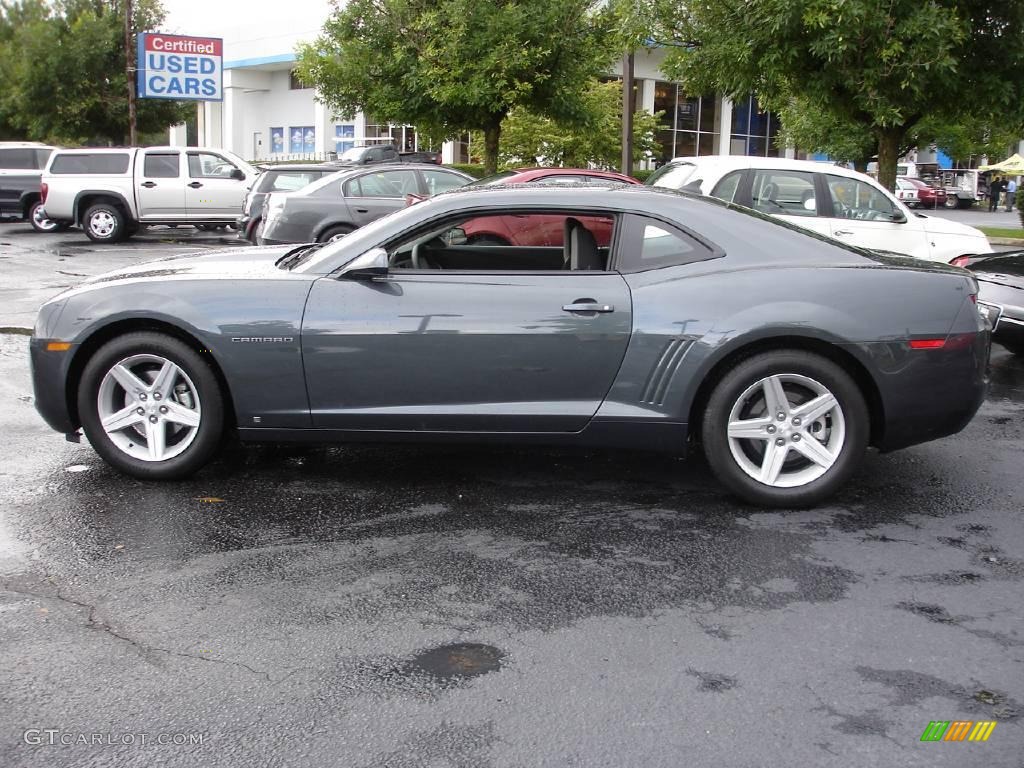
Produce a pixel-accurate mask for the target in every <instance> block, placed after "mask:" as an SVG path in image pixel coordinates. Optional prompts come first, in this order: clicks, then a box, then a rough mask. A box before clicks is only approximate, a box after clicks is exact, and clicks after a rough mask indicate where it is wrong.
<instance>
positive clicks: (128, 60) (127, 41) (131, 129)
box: [124, 0, 139, 147]
mask: <svg viewBox="0 0 1024 768" xmlns="http://www.w3.org/2000/svg"><path fill="white" fill-rule="evenodd" d="M133 37H134V35H132V0H124V74H125V79H126V80H127V81H128V144H129V146H132V147H134V146H135V145H136V144H138V143H139V131H138V128H137V127H136V119H135V69H136V61H135V41H134V40H133V39H132V38H133Z"/></svg>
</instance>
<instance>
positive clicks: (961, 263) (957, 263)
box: [949, 256, 971, 267]
mask: <svg viewBox="0 0 1024 768" xmlns="http://www.w3.org/2000/svg"><path fill="white" fill-rule="evenodd" d="M949 263H950V264H952V265H953V266H954V267H966V266H967V265H968V264H970V263H971V257H970V256H957V257H956V258H955V259H953V260H952V261H950V262H949Z"/></svg>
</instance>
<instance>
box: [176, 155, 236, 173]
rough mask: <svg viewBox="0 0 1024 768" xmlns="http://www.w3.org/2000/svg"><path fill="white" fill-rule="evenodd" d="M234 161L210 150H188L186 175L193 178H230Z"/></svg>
mask: <svg viewBox="0 0 1024 768" xmlns="http://www.w3.org/2000/svg"><path fill="white" fill-rule="evenodd" d="M233 170H235V165H234V163H231V162H229V161H228V160H225V159H224V158H223V157H221V156H220V155H215V154H213V153H212V152H189V153H188V175H189V176H190V177H192V178H193V179H230V178H231V172H232V171H233Z"/></svg>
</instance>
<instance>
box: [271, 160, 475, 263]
mask: <svg viewBox="0 0 1024 768" xmlns="http://www.w3.org/2000/svg"><path fill="white" fill-rule="evenodd" d="M471 181H473V177H472V176H470V175H469V174H466V173H462V172H461V171H455V170H452V169H451V168H440V167H438V166H436V165H429V164H426V163H416V164H409V163H401V164H398V163H395V164H390V165H374V166H370V167H361V168H353V169H351V170H343V171H339V172H338V173H334V174H332V175H330V176H325V177H323V178H322V179H320V180H319V181H314V182H313V183H312V184H308V185H307V186H305V187H303V188H302V189H300V190H298V191H295V192H288V193H283V194H282V193H277V192H274V193H272V194H271V195H269V196H268V197H267V200H266V203H265V205H264V211H263V223H262V225H261V226H260V227H259V228H258V229H257V232H256V240H257V242H258V243H259V244H260V245H277V244H282V243H311V242H321V243H326V242H329V241H331V240H337V239H338V238H340V237H344V236H345V235H347V234H348V233H349V232H352V231H353V230H356V229H358V228H359V227H361V226H363V225H364V224H369V223H370V222H371V221H374V220H376V219H379V218H380V217H381V216H386V215H387V214H389V213H391V212H393V211H397V210H399V209H400V208H404V207H405V205H406V195H418V196H421V197H423V196H430V195H435V194H437V193H438V192H444V191H445V190H448V189H454V188H455V187H461V186H464V185H466V184H468V183H469V182H471Z"/></svg>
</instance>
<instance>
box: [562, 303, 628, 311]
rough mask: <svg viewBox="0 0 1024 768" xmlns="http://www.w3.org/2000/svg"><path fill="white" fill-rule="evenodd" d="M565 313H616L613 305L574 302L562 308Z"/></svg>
mask: <svg viewBox="0 0 1024 768" xmlns="http://www.w3.org/2000/svg"><path fill="white" fill-rule="evenodd" d="M562 311H563V312H614V311H615V307H614V306H612V305H611V304H600V303H598V302H596V301H574V302H573V303H572V304H566V305H564V306H563V307H562Z"/></svg>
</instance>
